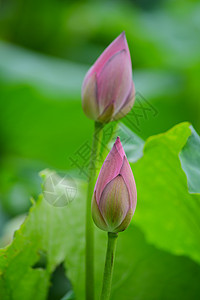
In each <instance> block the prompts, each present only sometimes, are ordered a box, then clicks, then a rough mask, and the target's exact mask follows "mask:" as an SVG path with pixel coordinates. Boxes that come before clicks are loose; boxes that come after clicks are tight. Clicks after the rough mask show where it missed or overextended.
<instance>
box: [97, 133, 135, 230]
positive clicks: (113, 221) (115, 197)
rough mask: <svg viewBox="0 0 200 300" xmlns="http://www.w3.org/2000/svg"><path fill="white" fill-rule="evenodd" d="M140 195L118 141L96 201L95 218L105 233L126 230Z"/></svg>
mask: <svg viewBox="0 0 200 300" xmlns="http://www.w3.org/2000/svg"><path fill="white" fill-rule="evenodd" d="M136 203H137V191H136V185H135V180H134V177H133V173H132V170H131V168H130V165H129V162H128V160H127V157H126V155H125V153H124V149H123V147H122V144H121V142H120V139H119V137H118V138H117V140H116V142H115V144H114V146H113V148H112V150H111V151H110V153H109V154H108V156H107V158H106V160H105V162H104V164H103V166H102V168H101V171H100V173H99V177H98V179H97V182H96V186H95V189H94V194H93V199H92V217H93V220H94V223H95V224H96V225H97V227H99V228H100V229H102V230H105V231H108V232H120V231H123V230H125V229H126V228H127V227H128V225H129V223H130V221H131V218H132V216H133V214H134V211H135V208H136Z"/></svg>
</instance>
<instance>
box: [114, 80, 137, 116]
mask: <svg viewBox="0 0 200 300" xmlns="http://www.w3.org/2000/svg"><path fill="white" fill-rule="evenodd" d="M134 101H135V87H134V84H132V87H131V91H130V94H129V95H128V97H127V99H126V100H125V102H124V104H123V106H122V107H121V108H120V109H119V110H118V112H116V111H115V115H114V116H113V120H115V121H116V120H119V119H121V118H123V117H125V116H126V115H127V114H128V113H129V111H130V110H131V109H132V107H133V104H134Z"/></svg>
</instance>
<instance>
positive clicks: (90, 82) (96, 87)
mask: <svg viewBox="0 0 200 300" xmlns="http://www.w3.org/2000/svg"><path fill="white" fill-rule="evenodd" d="M134 94H135V92H134V85H133V81H132V64H131V58H130V52H129V48H128V44H127V40H126V36H125V33H124V32H123V33H121V34H120V35H119V36H118V37H117V38H116V39H115V40H114V41H113V42H112V43H111V44H110V45H109V46H108V47H107V48H106V49H105V51H104V52H103V53H102V54H101V55H100V57H99V58H98V59H97V61H96V62H95V63H94V65H93V66H92V67H91V68H90V69H89V71H88V72H87V74H86V76H85V78H84V81H83V86H82V107H83V111H84V113H85V114H86V116H87V117H88V118H90V119H92V120H95V121H98V122H101V123H107V122H110V121H112V120H118V119H121V118H122V117H124V116H125V115H126V114H127V113H128V112H129V111H130V110H131V108H132V106H133V103H134Z"/></svg>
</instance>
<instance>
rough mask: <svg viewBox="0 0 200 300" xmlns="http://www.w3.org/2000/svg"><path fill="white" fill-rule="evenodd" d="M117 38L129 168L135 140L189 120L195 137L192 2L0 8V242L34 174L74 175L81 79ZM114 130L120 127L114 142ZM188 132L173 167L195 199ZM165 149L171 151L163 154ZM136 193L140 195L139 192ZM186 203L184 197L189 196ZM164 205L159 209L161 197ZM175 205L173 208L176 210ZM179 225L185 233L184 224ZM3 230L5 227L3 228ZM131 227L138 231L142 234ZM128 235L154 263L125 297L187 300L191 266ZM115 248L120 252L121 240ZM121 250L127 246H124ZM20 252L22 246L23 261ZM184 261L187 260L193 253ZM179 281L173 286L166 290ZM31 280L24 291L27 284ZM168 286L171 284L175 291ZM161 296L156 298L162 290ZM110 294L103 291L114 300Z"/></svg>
mask: <svg viewBox="0 0 200 300" xmlns="http://www.w3.org/2000/svg"><path fill="white" fill-rule="evenodd" d="M123 30H125V32H126V36H127V40H128V44H129V47H130V52H131V57H132V63H133V79H134V82H135V86H136V103H135V105H134V109H133V110H132V111H131V112H130V114H129V115H128V116H127V117H126V118H125V119H124V120H123V123H124V124H126V125H127V126H128V127H129V129H130V130H131V131H130V132H131V139H132V141H134V142H133V143H132V144H131V147H130V145H129V144H126V145H125V150H126V153H127V154H128V156H129V159H130V161H131V162H134V163H135V161H136V160H138V159H139V158H140V157H141V156H142V150H143V145H144V140H146V139H147V138H148V137H150V136H152V135H155V134H160V133H162V132H164V131H167V130H168V129H170V128H171V127H172V126H174V125H176V124H177V123H180V122H183V121H189V122H190V123H191V124H192V125H193V127H194V128H195V130H196V131H197V133H198V132H200V118H199V115H200V101H199V95H200V85H199V82H200V54H199V53H200V39H199V36H200V3H199V1H198V0H196V1H195V0H193V1H189V0H178V1H173V0H153V1H147V0H141V1H139V0H123V1H122V0H121V1H120V0H118V1H114V0H113V1H111V0H108V1H107V0H101V1H100V0H96V1H91V0H82V1H70V0H48V1H47V0H46V1H39V0H35V1H33V0H26V1H25V0H1V1H0V141H1V142H0V235H2V234H3V233H4V235H5V232H7V228H8V231H10V232H11V233H13V231H14V228H13V227H15V228H17V227H18V225H19V224H18V225H13V224H16V223H15V220H19V219H20V217H19V219H18V218H16V219H15V218H14V219H13V221H11V222H10V223H8V222H9V219H10V218H13V217H15V216H17V215H20V214H24V213H26V212H27V210H28V208H29V207H30V205H31V203H30V201H29V198H30V196H32V197H34V198H36V197H37V195H38V193H40V192H41V188H40V184H41V182H40V179H39V178H38V176H37V174H38V172H39V171H40V170H41V169H44V168H47V167H50V168H54V169H57V170H64V171H69V170H70V172H76V174H78V176H79V177H81V176H82V175H83V174H81V172H80V170H76V169H77V165H76V164H75V163H72V160H74V159H76V157H77V151H78V150H80V149H82V147H83V146H84V145H85V144H88V145H90V140H91V135H92V130H93V124H92V122H91V121H90V120H88V119H87V118H86V117H85V115H84V114H83V112H82V108H81V96H80V94H81V84H82V80H83V77H84V74H85V72H86V71H87V69H88V68H89V66H90V65H91V64H92V63H93V62H94V61H95V60H96V58H97V57H98V56H99V55H100V53H101V52H102V51H103V50H104V49H105V47H106V46H107V45H108V44H109V43H110V42H111V41H112V40H113V39H114V38H115V37H116V36H117V35H118V34H120V33H121V32H122V31H123ZM124 128H126V127H123V126H122V125H121V126H120V129H121V131H120V135H122V136H123V134H124ZM106 130H107V129H105V132H106ZM188 130H189V129H188V128H187V129H185V131H186V132H185V133H184V134H186V135H187V132H188ZM132 131H133V132H132ZM126 132H127V129H126ZM130 132H129V133H130ZM197 133H195V131H194V132H193V134H192V135H191V136H190V137H189V139H188V141H187V143H186V144H185V147H184V148H183V150H182V152H181V154H180V160H181V166H182V168H183V170H184V171H185V173H186V175H187V179H188V185H189V188H190V191H191V192H194V190H195V191H197V186H198V182H199V180H198V178H199V168H198V164H197V162H198V161H199V154H198V153H199V141H198V135H197ZM184 134H183V135H182V137H183V136H184ZM109 138H110V136H109ZM148 144H151V142H150V141H149V142H148ZM172 148H173V146H172ZM165 150H166V151H169V152H170V151H171V150H170V149H168V148H166V149H165ZM88 151H89V148H88ZM162 151H164V150H162ZM162 151H161V153H164V152H162ZM88 153H89V152H88ZM177 154H178V153H176V162H177V161H178V157H177ZM152 155H155V157H156V158H157V156H158V154H156V153H152ZM170 155H171V152H170ZM188 158H190V159H188ZM166 160H167V158H166ZM143 161H144V160H139V161H138V162H137V163H136V166H137V164H138V165H140V164H143V163H142V162H143ZM151 164H152V159H151V157H149V164H148V166H149V168H150V169H151ZM86 165H87V162H86ZM138 168H139V167H138ZM144 168H145V170H146V167H142V170H140V171H139V170H138V171H137V172H143V169H144ZM163 168H165V166H163ZM194 170H195V172H196V173H195V174H196V177H195V179H194V176H193V174H194ZM158 171H159V170H158ZM179 171H180V169H179ZM154 172H155V171H154ZM167 172H168V173H169V174H171V175H170V176H169V178H168V179H169V181H170V182H171V181H172V178H173V168H172V165H169V166H168V170H167ZM181 172H182V169H181ZM191 174H192V175H191ZM176 175H177V174H176ZM182 176H183V175H182ZM151 177H152V174H151V176H150V179H151ZM170 182H169V184H170ZM154 184H155V185H158V186H161V185H162V184H163V185H164V182H162V180H161V179H159V178H158V181H157V182H154ZM173 184H174V185H173ZM173 184H172V188H173V195H175V194H176V193H178V190H177V191H176V189H175V187H176V184H180V186H182V183H180V182H179V181H178V182H176V179H174V182H173ZM147 186H148V187H149V189H151V188H152V182H147V183H146V184H144V187H143V184H142V183H141V189H143V190H145V189H146V187H147ZM142 187H143V188H142ZM165 188H166V187H165ZM185 190H186V187H185V188H184V191H185ZM154 192H155V190H154ZM146 193H147V194H146ZM145 195H146V196H145V197H147V198H148V197H149V194H148V191H146V192H145ZM160 197H161V196H160ZM188 197H189V198H190V199H191V197H193V196H191V195H190V196H188ZM194 197H195V196H194ZM189 198H188V199H189ZM165 199H166V201H168V197H167V196H166V198H165ZM183 204H184V203H182V202H181V201H180V203H179V205H180V206H181V205H183ZM38 205H40V204H38ZM182 209H184V205H183V207H182ZM155 211H157V213H156V216H159V215H163V219H162V220H160V219H159V217H158V218H157V222H158V221H159V220H160V222H163V226H165V225H166V223H165V222H164V220H165V219H166V218H167V217H168V214H169V210H167V209H166V210H165V211H163V206H162V204H160V206H156V210H154V209H153V207H152V209H151V210H150V211H149V214H150V219H149V220H150V221H149V224H150V223H152V218H154V217H155ZM170 212H171V210H170ZM171 217H173V213H172V214H171ZM180 218H181V216H180ZM181 220H182V223H183V225H184V226H187V224H188V223H187V221H185V219H181ZM147 221H148V220H147ZM147 221H146V222H147ZM141 222H143V221H141ZM146 222H144V224H146ZM6 224H7V225H6ZM9 224H11V227H12V229H9V228H10V225H9ZM145 226H146V225H145ZM152 226H153V225H152ZM174 226H175V225H174ZM188 226H189V225H188ZM141 228H142V232H145V229H148V228H149V229H150V228H151V226H150V225H148V228H146V227H145V228H144V226H143V227H142V226H141ZM141 228H140V230H141ZM170 228H171V227H170V226H167V225H166V228H165V230H166V232H165V233H166V234H169V233H170V230H171V229H170ZM131 230H132V229H131ZM131 230H130V231H131ZM134 230H135V236H134V239H136V241H137V242H136V244H137V243H138V249H136V250H135V251H136V252H137V251H138V253H142V254H141V255H144V256H147V255H151V251H153V254H152V257H157V258H158V261H157V265H156V266H155V272H153V270H152V268H154V266H152V263H151V261H150V258H149V260H148V261H146V263H145V264H144V269H142V271H140V268H138V270H137V271H136V273H137V276H138V278H139V279H138V282H137V283H136V286H137V287H138V290H137V288H136V289H135V290H134V291H133V295H136V294H134V293H139V294H137V296H138V295H139V296H138V297H139V299H145V297H148V296H149V293H150V290H151V292H152V289H151V287H154V288H155V289H154V290H155V291H158V294H152V299H161V298H162V299H178V298H181V299H184V293H185V299H187V295H189V293H190V291H191V290H193V291H194V294H193V295H195V293H197V290H196V283H195V282H196V281H195V280H194V276H193V275H194V274H199V269H198V268H199V266H197V265H196V264H195V263H193V262H192V261H191V260H190V259H186V258H180V260H179V259H177V258H176V257H175V256H174V255H173V253H172V254H169V253H166V252H164V250H167V251H169V250H170V249H169V247H166V245H164V246H163V245H160V244H159V243H158V242H159V241H161V239H160V237H159V236H158V235H157V233H158V232H157V231H156V233H155V235H154V233H153V231H152V235H151V238H149V240H150V241H151V242H155V241H157V243H156V246H157V247H159V248H160V247H161V246H162V247H161V248H162V249H164V250H157V249H156V248H152V246H150V245H149V244H148V243H147V241H146V240H145V238H144V237H143V233H142V232H140V231H139V230H138V229H136V228H135V227H134ZM137 230H138V231H137ZM137 232H138V233H137ZM133 234H134V233H133ZM145 234H146V233H145ZM6 237H8V238H7V239H3V243H4V242H5V241H6V240H7V241H10V234H8V235H7V233H6ZM134 239H133V240H134ZM181 239H184V237H183V236H182V238H181ZM140 241H141V243H140ZM124 242H125V243H127V245H129V242H128V236H127V240H126V241H124ZM133 244H134V243H133ZM136 244H134V245H136ZM2 245H3V244H2ZM129 246H130V247H133V245H132V244H131V245H129ZM145 249H150V250H148V251H150V252H148V251H147V252H148V253H146V252H145ZM29 250H30V249H29V248H28V247H27V253H28V251H29ZM179 250H180V249H179ZM30 251H31V250H30ZM180 252H181V251H180ZM180 252H179V253H180ZM181 253H185V252H184V251H182V252H181ZM28 255H29V254H28ZM130 255H132V253H130ZM154 255H155V256H154ZM139 256H140V255H139V254H138V257H139ZM34 257H35V256H34ZM190 257H192V258H193V259H194V255H190ZM25 259H26V256H25ZM138 259H139V258H138ZM27 260H28V257H27ZM19 263H20V260H19ZM159 264H161V267H159ZM173 264H174V265H175V266H176V264H177V265H178V267H177V273H176V271H175V267H174V268H173V270H172V265H173ZM133 268H134V269H135V268H136V265H134V267H133ZM29 271H30V270H29ZM30 272H33V271H32V270H31V271H30ZM34 272H35V273H34V274H36V273H37V275H36V276H35V275H34V276H35V277H34V280H36V277H37V276H39V277H40V276H41V277H42V279H41V282H43V283H44V285H45V284H47V282H46V281H45V280H46V279H45V278H44V277H43V271H41V272H40V271H38V270H34ZM131 272H132V271H130V273H131ZM184 272H188V277H187V276H186V275H185V277H184V278H183V279H182V273H184ZM164 273H165V276H166V277H165V278H164V279H163V280H165V281H163V282H164V284H165V285H166V282H167V280H169V282H168V283H169V284H167V286H168V288H169V286H170V290H168V291H167V293H166V294H165V292H162V294H161V291H160V292H159V290H158V289H157V286H158V284H157V285H156V282H159V284H161V283H160V278H161V277H162V276H163V274H164ZM189 274H191V276H190V275H189ZM179 275H180V278H179V279H177V280H178V281H177V282H174V284H172V281H173V280H174V278H175V277H177V276H179ZM31 276H32V275H31ZM49 276H50V274H48V278H49ZM124 276H125V275H124ZM198 276H199V275H197V276H196V278H197V281H198V280H199V277H198ZM39 277H38V278H39ZM144 278H145V280H144ZM167 278H168V279H167ZM27 280H28V278H27ZM34 280H33V282H32V284H34V282H35V283H36V281H34ZM42 280H44V281H45V282H44V281H42ZM144 281H146V285H145V287H144V293H143V292H141V288H140V283H141V282H144ZM124 282H125V283H126V286H127V282H128V283H130V282H131V279H128V278H127V281H126V276H125V277H124ZM148 282H149V285H148ZM41 284H42V283H41ZM131 284H132V283H130V285H131ZM137 284H138V285H137ZM171 284H172V285H171ZM187 284H188V285H187ZM192 284H193V288H192ZM175 285H177V286H178V288H177V290H176V288H175ZM122 286H123V283H122ZM185 286H186V288H185ZM46 287H47V285H46ZM160 287H162V284H161V286H160ZM47 289H48V287H47ZM181 289H182V290H181ZM38 290H39V288H38ZM123 290H124V288H123ZM162 290H163V291H165V287H164V286H163V289H162ZM136 291H137V292H136ZM43 293H44V294H45V292H44V291H43ZM116 293H117V294H116ZM118 293H119V291H117V292H115V290H114V291H113V295H114V296H113V297H114V298H115V299H117V298H116V297H117V295H118ZM127 293H128V290H127ZM140 293H142V294H140ZM159 293H160V294H159ZM177 293H178V294H177ZM44 294H43V295H44ZM119 295H120V294H119ZM145 295H148V296H145ZM66 297H67V296H66ZM69 297H70V296H69ZM159 297H160V298H159ZM188 297H189V296H188ZM191 297H192V296H191ZM127 299H128V298H127ZM146 299H150V298H146ZM193 299H195V296H193Z"/></svg>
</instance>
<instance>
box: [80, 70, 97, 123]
mask: <svg viewBox="0 0 200 300" xmlns="http://www.w3.org/2000/svg"><path fill="white" fill-rule="evenodd" d="M82 107H83V111H84V113H85V114H86V116H87V117H88V118H90V119H92V120H97V118H98V116H99V108H98V102H97V82H96V73H94V74H93V75H92V76H90V77H89V78H88V79H87V81H84V83H83V86H82Z"/></svg>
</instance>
